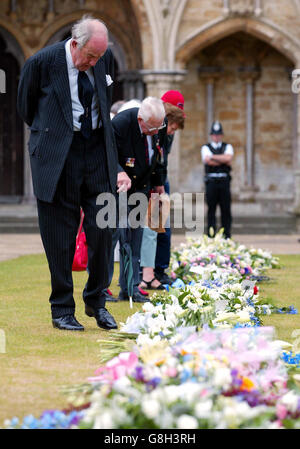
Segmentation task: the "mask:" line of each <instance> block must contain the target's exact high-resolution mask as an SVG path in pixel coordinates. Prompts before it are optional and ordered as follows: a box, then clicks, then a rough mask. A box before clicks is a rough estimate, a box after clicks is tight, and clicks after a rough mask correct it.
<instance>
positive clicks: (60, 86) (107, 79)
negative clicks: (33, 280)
mask: <svg viewBox="0 0 300 449" xmlns="http://www.w3.org/2000/svg"><path fill="white" fill-rule="evenodd" d="M107 46H108V32H107V28H106V26H105V25H104V23H103V22H101V21H99V20H97V19H94V18H92V17H89V16H84V17H83V18H82V19H81V20H80V21H79V22H77V23H76V24H75V25H74V26H73V29H72V38H71V39H67V40H66V41H64V42H59V43H57V44H54V45H51V46H49V47H45V48H44V49H42V50H40V51H38V52H37V53H36V54H35V55H33V56H32V57H31V58H29V59H28V60H27V61H26V63H25V65H24V67H23V70H22V73H21V78H20V83H19V91H18V111H19V114H20V115H21V117H22V118H23V120H24V121H25V122H26V123H27V124H28V125H29V127H30V129H31V134H30V140H29V154H30V162H31V170H32V179H33V187H34V192H35V195H36V197H37V206H38V215H39V225H40V232H41V237H42V241H43V244H44V248H45V252H46V256H47V259H48V264H49V269H50V273H51V287H52V291H51V295H50V304H51V314H52V324H53V326H54V327H55V328H58V329H63V330H78V331H80V330H84V328H83V326H82V325H81V324H80V323H79V322H78V321H77V320H76V318H75V302H74V297H73V279H72V262H73V257H74V252H75V240H76V233H77V228H78V224H79V216H80V207H82V209H83V211H84V214H85V220H84V230H85V233H86V238H87V243H88V252H89V277H88V280H87V283H86V285H85V288H84V291H83V300H84V303H85V312H86V314H87V315H88V316H92V317H95V318H96V322H97V324H98V326H99V327H101V328H104V329H116V328H117V324H116V322H115V320H114V318H113V316H112V315H111V314H110V313H109V312H108V310H107V309H106V308H105V296H104V295H103V293H102V292H103V290H104V289H105V288H106V287H108V262H109V258H110V252H111V230H110V229H108V228H106V229H100V228H98V227H97V224H96V215H97V212H98V210H99V206H96V198H97V196H98V195H99V194H100V193H103V192H112V193H116V191H126V190H128V189H129V188H130V185H131V182H130V179H129V178H128V177H127V175H126V173H125V172H124V170H123V169H122V168H121V167H120V166H119V165H118V159H117V151H116V148H115V143H114V137H113V131H112V127H111V121H110V107H111V90H112V83H113V56H112V53H111V51H110V50H109V49H108V48H107Z"/></svg>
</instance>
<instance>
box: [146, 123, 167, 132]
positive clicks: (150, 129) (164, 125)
mask: <svg viewBox="0 0 300 449" xmlns="http://www.w3.org/2000/svg"><path fill="white" fill-rule="evenodd" d="M144 123H145V126H146V128H147V129H148V131H149V132H152V131H156V130H157V131H160V130H161V129H164V128H165V127H166V126H167V125H166V124H165V123H163V124H162V125H160V126H159V127H158V128H149V127H148V125H147V123H146V122H145V120H144Z"/></svg>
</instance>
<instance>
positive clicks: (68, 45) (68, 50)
mask: <svg viewBox="0 0 300 449" xmlns="http://www.w3.org/2000/svg"><path fill="white" fill-rule="evenodd" d="M71 40H72V39H69V40H68V41H67V42H66V45H65V49H66V59H67V65H68V68H69V69H72V70H77V71H78V69H76V67H75V65H74V62H73V58H72V54H71Z"/></svg>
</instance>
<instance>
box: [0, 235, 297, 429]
mask: <svg viewBox="0 0 300 449" xmlns="http://www.w3.org/2000/svg"><path fill="white" fill-rule="evenodd" d="M275 266H279V263H278V260H277V259H276V258H274V257H272V255H271V254H270V253H268V252H266V251H262V250H254V249H253V250H247V249H246V248H245V247H244V246H242V245H238V244H236V243H234V242H233V241H232V240H230V239H228V240H225V239H223V237H222V235H221V234H218V235H217V236H216V237H215V238H208V237H205V236H204V237H203V238H202V239H199V240H196V241H190V242H189V243H188V244H187V245H182V246H181V248H180V249H179V250H176V251H175V252H174V253H173V254H172V270H173V271H172V273H173V276H174V278H175V277H176V278H177V279H176V281H175V282H174V283H173V285H172V287H171V288H170V289H169V291H168V292H167V293H159V294H155V295H153V296H152V298H151V302H149V303H145V304H144V305H143V306H142V308H141V310H140V311H139V312H136V313H135V314H133V315H132V316H130V317H128V318H127V320H126V322H125V323H123V324H122V326H121V330H120V332H114V333H110V337H111V338H110V339H109V340H105V341H99V343H100V347H101V362H102V365H101V367H100V368H99V369H98V370H97V371H96V373H95V374H94V376H92V377H90V378H89V379H87V382H86V383H85V384H83V385H79V386H74V387H70V388H68V389H67V391H66V393H67V394H68V401H69V404H70V405H69V407H68V409H67V410H65V411H50V412H45V413H44V414H43V415H42V416H41V417H40V418H39V419H35V418H34V417H33V416H29V417H28V416H27V417H26V418H24V420H23V422H19V421H18V419H17V418H13V419H12V420H8V421H6V423H5V426H6V427H7V428H95V429H238V428H241V429H243V428H255V429H282V428H300V389H299V382H300V375H299V374H298V372H297V367H298V368H299V367H300V356H299V354H293V353H292V351H289V352H285V350H286V349H287V348H289V349H290V347H291V345H289V344H288V343H285V342H281V341H277V340H274V333H273V328H271V327H264V326H262V318H261V317H262V316H263V315H265V314H271V313H297V310H296V309H295V308H294V307H292V306H291V307H286V308H281V309H279V308H277V307H275V306H273V305H272V304H269V303H267V302H266V301H264V300H263V299H261V298H260V294H259V287H258V286H257V281H258V280H259V279H261V278H262V276H263V275H264V273H265V270H266V269H267V268H271V267H275Z"/></svg>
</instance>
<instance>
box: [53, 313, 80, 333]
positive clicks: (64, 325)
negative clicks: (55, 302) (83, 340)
mask: <svg viewBox="0 0 300 449" xmlns="http://www.w3.org/2000/svg"><path fill="white" fill-rule="evenodd" d="M52 324H53V327H55V328H57V329H61V330H65V331H84V327H83V326H82V324H80V323H78V321H77V320H76V318H75V316H74V315H64V316H61V317H59V318H53V319H52Z"/></svg>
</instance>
